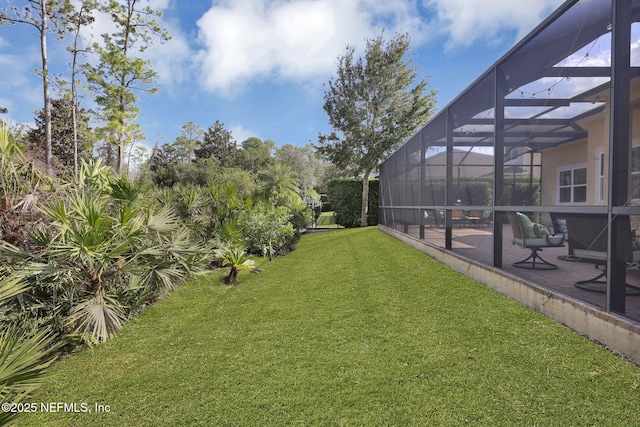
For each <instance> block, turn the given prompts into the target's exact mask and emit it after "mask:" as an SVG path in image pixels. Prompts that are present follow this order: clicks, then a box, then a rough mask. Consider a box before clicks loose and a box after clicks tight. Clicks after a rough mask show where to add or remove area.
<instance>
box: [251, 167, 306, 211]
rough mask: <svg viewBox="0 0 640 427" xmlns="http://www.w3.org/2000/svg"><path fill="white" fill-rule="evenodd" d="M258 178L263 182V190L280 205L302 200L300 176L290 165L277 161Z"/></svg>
mask: <svg viewBox="0 0 640 427" xmlns="http://www.w3.org/2000/svg"><path fill="white" fill-rule="evenodd" d="M258 176H259V177H260V179H261V180H262V190H263V191H264V192H265V194H267V195H268V196H271V197H273V198H274V199H275V201H276V202H277V203H278V204H279V205H284V204H289V203H290V202H291V201H293V200H298V199H300V195H299V194H300V188H299V187H298V182H299V179H298V174H297V173H296V171H295V170H294V169H293V168H292V167H291V165H290V164H289V163H284V162H279V161H275V162H274V163H273V164H271V165H269V166H267V168H266V169H264V170H262V171H261V172H260V173H259V174H258Z"/></svg>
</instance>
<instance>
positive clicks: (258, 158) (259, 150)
mask: <svg viewBox="0 0 640 427" xmlns="http://www.w3.org/2000/svg"><path fill="white" fill-rule="evenodd" d="M240 146H241V150H240V152H239V153H238V164H239V165H240V167H242V168H243V169H244V170H247V171H249V172H253V173H258V172H260V171H261V170H262V169H264V168H265V167H266V166H267V165H268V164H269V163H271V161H272V160H273V158H272V157H271V153H272V152H273V151H274V150H275V148H276V143H275V142H273V141H271V140H270V139H265V140H264V141H263V140H261V139H260V138H258V137H255V136H251V137H249V138H247V139H245V140H244V141H242V143H241V144H240Z"/></svg>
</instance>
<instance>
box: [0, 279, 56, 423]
mask: <svg viewBox="0 0 640 427" xmlns="http://www.w3.org/2000/svg"><path fill="white" fill-rule="evenodd" d="M27 287H28V286H27V285H26V284H25V282H24V281H23V280H21V279H20V278H19V277H17V276H15V275H12V274H10V273H9V272H7V271H6V270H2V271H0V306H2V305H4V304H6V303H8V302H9V301H10V300H11V299H12V298H13V297H15V296H17V295H19V294H21V293H23V292H24V291H26V289H27ZM0 327H2V332H0V404H2V408H3V410H2V411H0V425H7V424H8V423H9V422H11V421H13V420H14V419H15V418H16V417H17V416H18V414H19V412H11V411H6V410H4V409H5V404H17V403H21V402H28V398H29V397H30V396H31V394H32V393H33V391H34V390H35V389H36V388H37V387H38V386H39V385H40V382H41V378H42V375H43V374H44V373H45V372H46V370H47V368H48V367H49V366H50V365H51V364H52V363H53V361H54V360H55V358H56V351H57V350H58V348H59V344H53V345H52V343H53V341H54V338H55V337H54V336H53V334H51V333H50V331H49V329H43V330H41V331H40V332H38V333H36V334H35V335H33V336H31V337H26V338H25V332H24V331H23V330H22V329H21V328H19V327H18V326H16V325H6V324H0ZM9 409H10V408H9Z"/></svg>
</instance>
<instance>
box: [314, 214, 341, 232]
mask: <svg viewBox="0 0 640 427" xmlns="http://www.w3.org/2000/svg"><path fill="white" fill-rule="evenodd" d="M316 228H341V227H340V226H339V225H338V224H336V218H335V217H334V216H333V212H321V213H320V218H318V224H317V225H316Z"/></svg>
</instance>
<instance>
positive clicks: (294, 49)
mask: <svg viewBox="0 0 640 427" xmlns="http://www.w3.org/2000/svg"><path fill="white" fill-rule="evenodd" d="M197 25H198V27H199V37H200V41H201V43H202V44H203V45H204V48H203V49H202V50H201V51H200V52H199V54H198V56H197V58H196V61H197V63H198V64H199V66H200V67H201V75H202V78H203V83H204V85H205V87H206V88H208V89H210V90H213V91H216V92H219V93H221V94H223V95H227V96H228V95H233V94H235V93H237V92H238V91H241V90H242V89H243V88H244V86H245V85H246V84H247V83H249V82H251V81H253V80H255V79H260V78H267V77H276V78H281V79H289V80H294V81H299V82H303V81H308V80H314V79H318V78H322V79H325V78H326V77H327V76H328V75H329V74H330V73H332V72H333V71H334V70H335V66H336V59H337V57H338V56H339V55H341V54H343V53H344V51H345V47H346V46H347V45H353V46H356V47H358V46H362V45H363V44H364V40H365V38H366V37H372V36H373V35H375V34H376V33H378V32H379V31H380V30H381V28H382V27H386V30H387V31H388V33H389V34H393V32H395V31H398V30H402V31H407V32H410V33H411V34H414V33H415V34H418V35H420V34H421V33H422V32H423V31H421V30H422V25H423V23H422V21H421V20H420V19H419V14H418V12H417V6H416V4H415V0H412V1H406V0H405V1H403V0H358V1H344V0H284V1H270V0H224V1H221V2H219V4H218V5H216V6H213V7H212V8H211V9H210V10H209V11H207V12H206V13H205V14H204V15H203V16H202V17H201V19H200V20H199V21H198V22H197Z"/></svg>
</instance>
